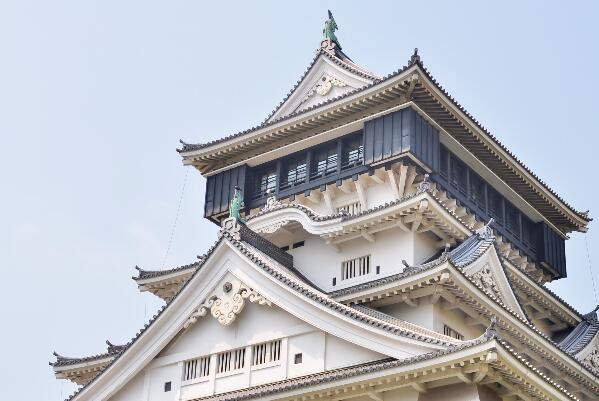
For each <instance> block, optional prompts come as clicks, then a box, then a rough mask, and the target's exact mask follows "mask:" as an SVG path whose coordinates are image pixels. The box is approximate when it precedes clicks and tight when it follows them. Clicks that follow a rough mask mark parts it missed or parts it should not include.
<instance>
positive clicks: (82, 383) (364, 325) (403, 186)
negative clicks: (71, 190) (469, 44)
mask: <svg viewBox="0 0 599 401" xmlns="http://www.w3.org/2000/svg"><path fill="white" fill-rule="evenodd" d="M336 30H337V24H336V23H335V20H334V18H333V16H332V14H330V12H329V17H328V19H327V20H326V22H325V28H324V30H323V34H324V35H323V36H324V38H323V40H322V42H321V43H320V46H319V47H318V50H317V51H316V55H315V56H314V58H313V59H312V61H311V62H310V64H309V66H308V68H307V70H306V72H305V73H304V75H303V76H302V77H301V78H300V79H299V81H298V82H297V84H296V85H295V86H294V87H293V88H292V89H291V91H290V92H289V94H288V95H287V96H286V97H285V98H284V100H283V101H282V102H281V103H280V104H279V105H278V106H277V107H276V108H275V109H274V111H272V113H271V114H270V115H269V116H268V117H267V118H266V120H265V121H264V122H263V123H262V124H260V125H258V126H255V127H252V128H249V129H247V130H245V131H242V132H239V133H236V134H233V135H229V136H226V137H224V138H222V139H219V140H216V141H212V142H209V143H199V144H193V143H182V147H181V148H180V149H179V150H178V151H179V153H180V155H181V157H182V161H183V164H184V165H186V166H193V167H194V168H195V169H196V170H198V171H199V172H200V173H201V174H202V175H203V176H204V177H206V179H207V184H206V197H205V201H204V216H205V217H206V218H207V219H209V220H210V221H212V222H213V223H215V224H218V225H219V227H221V228H220V232H219V234H218V237H217V238H215V239H214V245H213V246H212V247H211V248H210V249H208V250H205V253H204V254H203V256H201V257H198V258H197V259H193V260H191V261H190V262H191V263H190V264H188V265H185V266H180V267H173V268H170V269H168V270H144V269H141V268H138V270H137V272H136V273H135V274H136V276H135V277H133V279H134V280H135V282H136V284H137V286H138V288H139V290H140V291H149V292H151V293H152V294H154V295H155V296H157V297H160V298H162V299H163V300H164V302H165V304H164V307H163V308H162V309H160V311H159V312H158V313H157V314H156V315H155V316H154V317H153V318H152V319H151V320H150V321H149V322H148V324H147V325H145V327H143V328H141V330H140V331H139V332H138V333H137V334H136V335H135V336H134V337H133V338H132V339H131V340H130V341H129V342H128V343H127V344H111V343H110V342H107V349H106V352H104V353H101V354H98V355H92V356H86V357H68V356H63V355H60V354H57V353H55V356H54V358H53V361H52V362H51V363H50V365H51V366H52V369H53V371H54V374H55V375H56V377H57V378H59V379H67V380H70V381H72V382H74V383H76V384H78V385H79V388H78V390H77V391H76V392H75V393H74V394H73V395H72V396H70V397H69V400H71V401H92V400H93V401H104V400H110V401H141V400H143V401H191V400H194V401H225V400H226V401H237V400H260V401H262V400H269V401H274V400H286V401H319V400H321V401H345V400H355V401H404V400H405V401H428V400H444V401H454V400H455V401H457V400H485V401H494V400H597V399H599V334H598V333H599V320H598V317H597V313H596V311H597V308H595V309H594V305H588V308H587V310H582V311H578V310H576V309H574V308H573V307H572V306H570V305H568V303H566V302H565V301H564V300H563V299H561V298H560V297H559V296H558V295H556V294H555V293H553V292H552V291H550V290H549V289H548V288H547V287H546V286H545V284H546V283H548V282H551V281H553V280H558V279H562V278H565V277H566V275H567V269H566V255H565V240H566V239H567V238H568V234H569V233H571V232H574V231H579V232H585V231H586V230H587V227H588V224H589V222H590V221H591V218H590V217H589V215H588V213H587V212H579V211H577V210H575V209H574V208H573V207H572V206H570V205H569V204H568V203H566V201H565V200H563V199H562V198H561V197H560V196H559V195H558V194H557V193H556V192H555V191H554V190H552V189H551V188H549V187H548V186H547V184H545V183H544V182H543V181H542V180H541V179H540V178H539V177H537V176H536V175H535V173H533V172H532V171H531V170H530V169H528V168H527V167H526V166H525V165H524V163H523V162H522V161H520V160H519V159H518V158H517V157H516V156H514V155H513V154H512V153H511V152H510V151H509V150H508V149H507V148H506V147H505V146H503V145H502V144H501V143H500V142H499V140H498V139H497V138H496V137H494V136H493V135H492V134H491V133H490V132H489V131H488V130H486V129H485V128H484V127H483V126H482V125H481V124H480V123H479V122H478V121H477V120H476V119H475V118H474V117H473V116H472V115H470V114H469V113H468V112H467V111H466V110H465V109H464V108H463V107H462V106H460V104H459V103H458V102H457V101H456V100H455V99H454V98H453V97H452V96H451V95H449V94H448V93H447V92H446V91H445V90H444V89H443V88H442V87H441V85H440V84H439V83H438V82H437V81H436V80H435V78H433V76H432V75H431V73H430V72H429V70H428V69H427V68H426V67H425V66H424V63H423V61H422V59H421V58H420V55H419V54H418V52H417V50H415V51H414V53H413V55H412V56H411V58H409V61H408V62H407V64H406V65H405V66H403V67H402V68H400V69H399V70H397V71H396V72H393V73H391V74H389V75H386V76H379V75H377V74H375V73H372V72H370V71H368V70H367V69H365V68H363V67H361V66H359V65H357V64H356V63H355V62H354V61H352V60H351V59H350V58H349V57H348V55H347V54H346V53H345V50H344V49H343V48H342V47H341V44H340V41H339V40H338V39H337V36H336Z"/></svg>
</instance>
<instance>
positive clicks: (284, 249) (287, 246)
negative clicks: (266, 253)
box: [281, 245, 289, 251]
mask: <svg viewBox="0 0 599 401" xmlns="http://www.w3.org/2000/svg"><path fill="white" fill-rule="evenodd" d="M281 250H282V251H288V250H289V245H285V246H282V247H281Z"/></svg>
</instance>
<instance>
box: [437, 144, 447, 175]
mask: <svg viewBox="0 0 599 401" xmlns="http://www.w3.org/2000/svg"><path fill="white" fill-rule="evenodd" d="M439 157H440V161H439V164H440V167H439V172H440V173H441V176H442V177H445V178H446V179H447V178H449V151H448V150H447V148H446V147H445V146H443V145H441V152H440V154H439Z"/></svg>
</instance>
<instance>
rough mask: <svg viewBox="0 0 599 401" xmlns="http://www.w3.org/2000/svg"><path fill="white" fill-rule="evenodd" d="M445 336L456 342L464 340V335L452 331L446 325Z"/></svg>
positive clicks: (444, 326) (444, 328) (444, 327)
mask: <svg viewBox="0 0 599 401" xmlns="http://www.w3.org/2000/svg"><path fill="white" fill-rule="evenodd" d="M443 334H445V335H446V336H448V337H452V338H455V339H456V340H463V339H464V336H463V335H462V334H460V333H459V332H458V331H456V330H454V329H452V328H451V327H449V326H448V325H446V324H444V325H443Z"/></svg>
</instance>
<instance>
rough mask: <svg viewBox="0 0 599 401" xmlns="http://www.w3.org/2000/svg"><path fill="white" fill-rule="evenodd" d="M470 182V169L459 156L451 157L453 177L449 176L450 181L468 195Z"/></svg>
mask: <svg viewBox="0 0 599 401" xmlns="http://www.w3.org/2000/svg"><path fill="white" fill-rule="evenodd" d="M467 182H468V169H467V168H466V165H465V164H464V163H463V162H462V161H461V160H460V159H458V158H457V157H452V158H451V177H449V183H450V184H451V185H452V186H453V187H454V188H456V189H457V190H458V191H460V192H461V193H462V194H464V195H466V192H467V187H466V183H467Z"/></svg>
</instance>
